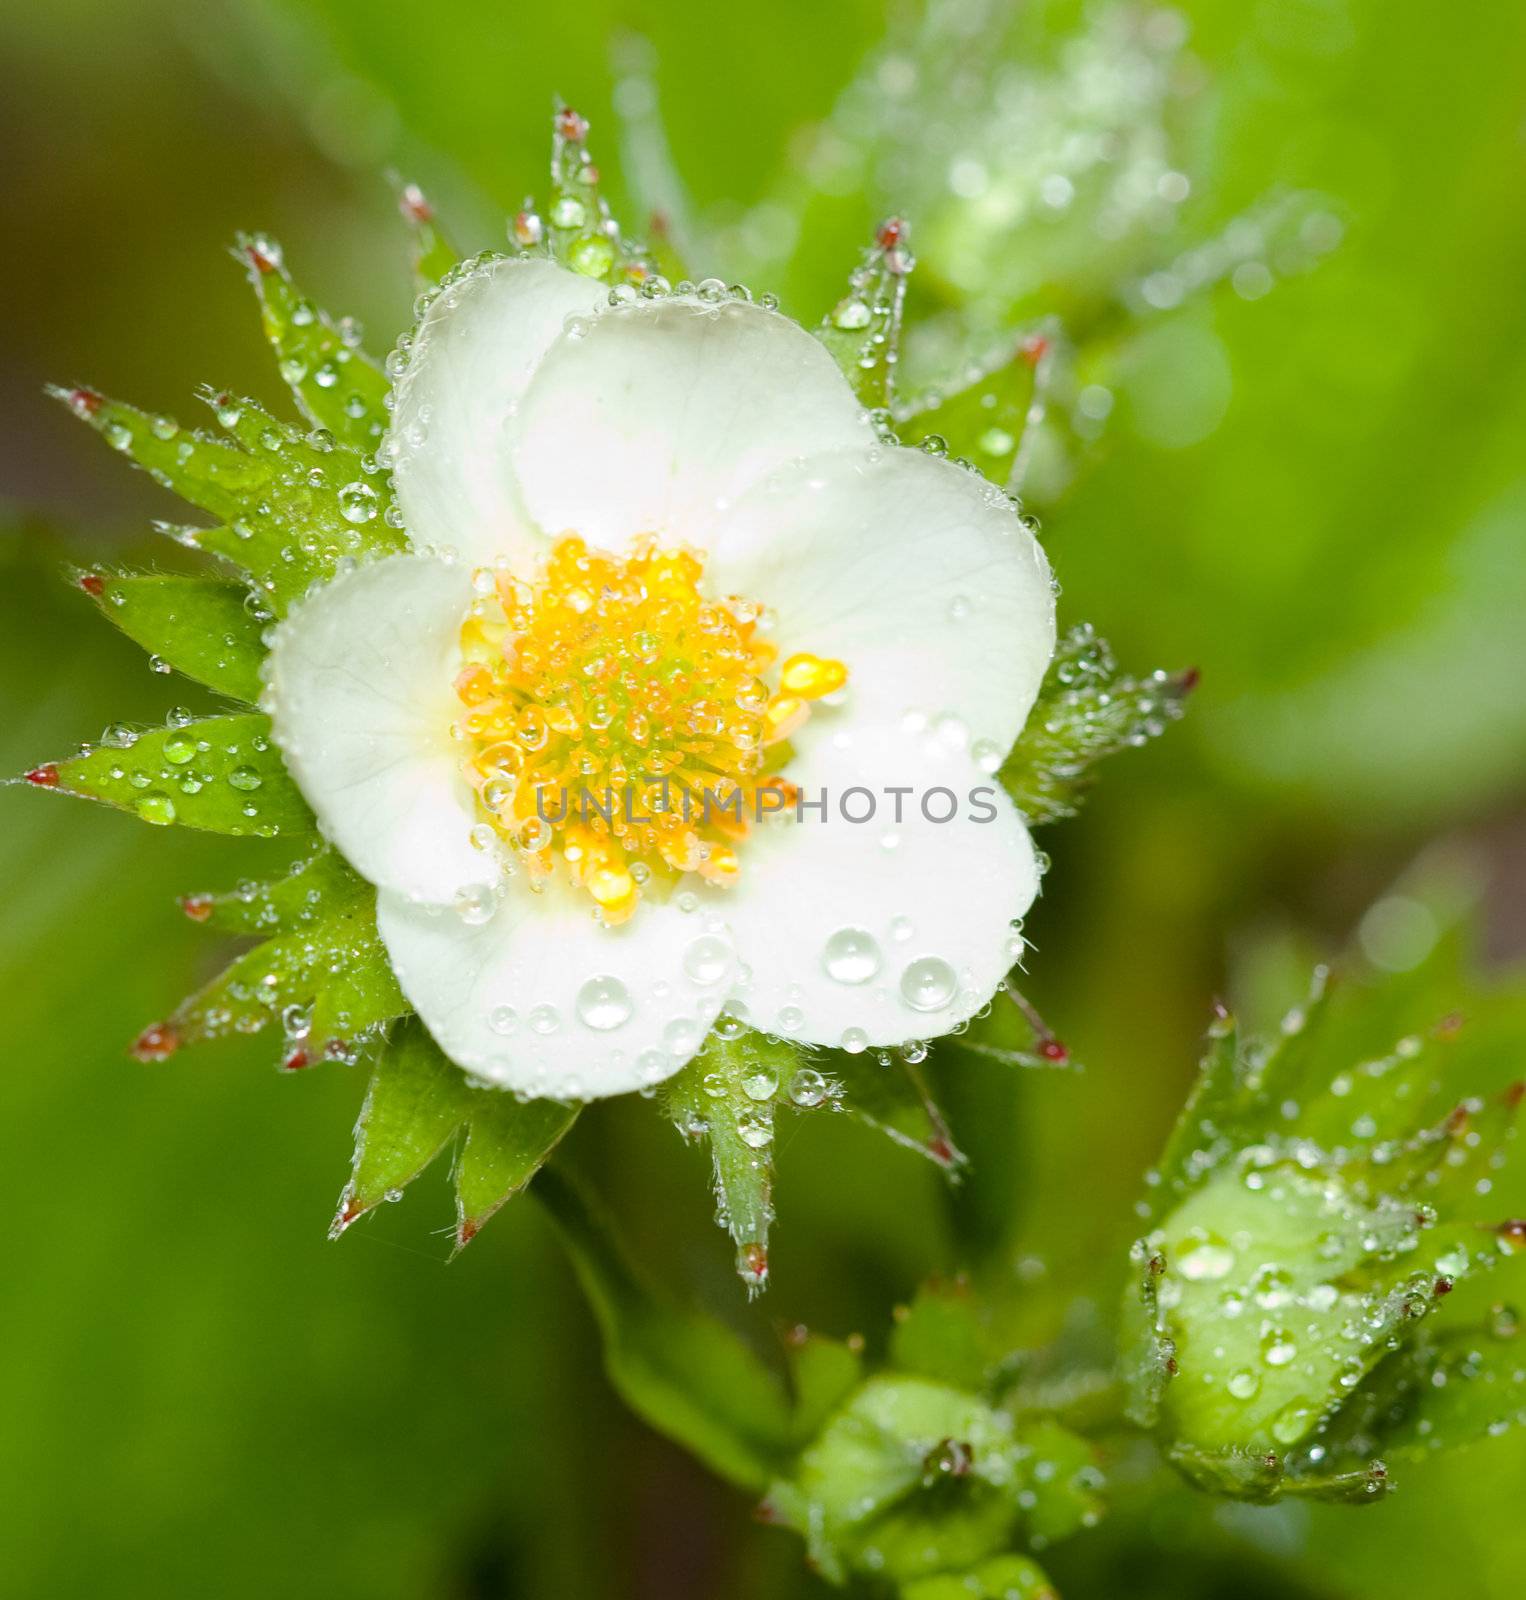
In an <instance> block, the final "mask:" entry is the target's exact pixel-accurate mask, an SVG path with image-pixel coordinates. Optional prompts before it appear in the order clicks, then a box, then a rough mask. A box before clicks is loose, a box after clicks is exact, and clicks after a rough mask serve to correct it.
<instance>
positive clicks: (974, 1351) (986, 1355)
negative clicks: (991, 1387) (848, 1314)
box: [889, 1278, 1003, 1391]
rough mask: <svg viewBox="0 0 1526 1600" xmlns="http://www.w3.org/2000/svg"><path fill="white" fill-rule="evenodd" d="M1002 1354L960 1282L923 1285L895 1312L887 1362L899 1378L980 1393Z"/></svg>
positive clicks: (966, 1285)
mask: <svg viewBox="0 0 1526 1600" xmlns="http://www.w3.org/2000/svg"><path fill="white" fill-rule="evenodd" d="M1002 1354H1003V1351H1002V1349H1001V1345H1000V1342H999V1341H998V1340H997V1338H996V1336H995V1333H994V1331H993V1329H992V1327H991V1324H990V1321H989V1318H988V1317H987V1316H986V1315H985V1314H984V1312H983V1309H982V1307H981V1305H980V1303H979V1302H978V1301H977V1299H976V1297H975V1296H974V1294H972V1293H971V1291H970V1286H969V1283H968V1282H967V1281H966V1280H965V1279H963V1278H943V1279H937V1280H934V1281H931V1282H928V1283H924V1284H923V1285H922V1286H921V1287H920V1288H919V1289H918V1290H917V1293H916V1296H915V1298H914V1299H913V1300H912V1302H911V1304H910V1305H907V1306H899V1307H897V1308H896V1313H895V1326H894V1329H893V1331H892V1333H891V1336H890V1353H889V1362H890V1365H891V1366H892V1367H894V1368H895V1369H896V1371H897V1372H906V1373H912V1374H915V1375H917V1376H919V1377H923V1378H934V1379H936V1380H937V1381H938V1382H940V1383H948V1384H952V1385H953V1386H954V1387H955V1388H956V1389H969V1390H972V1391H978V1390H980V1389H983V1388H984V1387H985V1384H986V1381H987V1378H988V1376H989V1374H990V1372H991V1369H992V1368H993V1367H994V1366H995V1365H996V1364H997V1363H998V1362H999V1361H1000V1360H1001V1357H1002Z"/></svg>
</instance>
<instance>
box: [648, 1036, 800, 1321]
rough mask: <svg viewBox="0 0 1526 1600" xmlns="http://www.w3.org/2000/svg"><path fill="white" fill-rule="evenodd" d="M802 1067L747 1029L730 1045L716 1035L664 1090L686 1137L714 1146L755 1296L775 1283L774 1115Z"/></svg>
mask: <svg viewBox="0 0 1526 1600" xmlns="http://www.w3.org/2000/svg"><path fill="white" fill-rule="evenodd" d="M800 1068H801V1059H800V1055H799V1053H798V1052H797V1051H796V1049H795V1047H794V1046H793V1045H789V1044H785V1043H782V1042H780V1041H778V1040H773V1039H768V1038H765V1037H764V1036H763V1035H762V1034H758V1033H752V1032H750V1031H743V1030H740V1029H738V1030H737V1031H736V1032H735V1033H734V1034H733V1035H732V1036H731V1037H729V1038H728V1037H725V1036H723V1034H722V1033H721V1032H720V1031H716V1032H713V1033H712V1034H711V1035H710V1037H709V1038H708V1039H707V1040H706V1041H705V1046H704V1048H703V1049H702V1050H701V1051H700V1053H699V1054H698V1055H697V1056H695V1058H694V1059H693V1060H692V1061H691V1062H690V1063H689V1064H688V1065H687V1066H686V1067H685V1068H684V1069H683V1070H682V1071H681V1072H679V1073H677V1074H675V1075H674V1076H673V1077H672V1078H669V1079H668V1081H667V1083H666V1085H665V1086H664V1090H665V1095H666V1101H667V1109H668V1115H669V1116H670V1117H671V1118H672V1119H673V1122H674V1125H675V1126H676V1127H677V1128H678V1130H679V1132H680V1133H682V1134H683V1135H684V1137H685V1138H689V1139H692V1138H701V1137H702V1138H705V1139H707V1140H708V1141H709V1144H710V1154H711V1157H712V1160H713V1163H714V1170H715V1193H716V1200H717V1202H718V1210H719V1216H720V1219H721V1224H722V1226H723V1227H725V1228H726V1230H727V1231H728V1232H729V1233H730V1235H731V1237H732V1240H733V1242H734V1243H735V1245H736V1247H737V1255H736V1262H737V1272H738V1273H739V1274H740V1276H741V1278H742V1281H743V1282H744V1283H745V1284H746V1285H747V1286H748V1288H749V1290H751V1291H753V1292H757V1291H758V1290H760V1289H762V1288H763V1287H764V1286H765V1285H766V1284H767V1282H768V1230H769V1225H770V1224H771V1223H772V1222H773V1219H774V1207H773V1140H774V1109H775V1105H776V1103H777V1099H778V1096H779V1095H780V1093H781V1091H784V1092H786V1093H787V1092H788V1090H789V1088H790V1086H791V1085H792V1083H793V1081H794V1078H795V1074H796V1073H797V1071H799V1070H800Z"/></svg>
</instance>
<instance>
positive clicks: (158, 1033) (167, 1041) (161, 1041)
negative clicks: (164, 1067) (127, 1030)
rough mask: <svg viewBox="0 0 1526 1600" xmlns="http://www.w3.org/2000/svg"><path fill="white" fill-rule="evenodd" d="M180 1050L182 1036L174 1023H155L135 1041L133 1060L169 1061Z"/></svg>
mask: <svg viewBox="0 0 1526 1600" xmlns="http://www.w3.org/2000/svg"><path fill="white" fill-rule="evenodd" d="M179 1048H180V1034H179V1032H178V1031H177V1030H176V1028H175V1025H174V1023H173V1022H155V1023H153V1024H152V1025H151V1026H149V1027H147V1028H145V1029H144V1030H143V1032H142V1033H140V1034H139V1035H138V1037H137V1038H136V1039H135V1040H134V1041H133V1046H132V1054H133V1059H134V1060H137V1061H167V1060H168V1059H169V1058H170V1057H171V1056H172V1055H174V1053H175V1052H176V1051H177V1050H178V1049H179Z"/></svg>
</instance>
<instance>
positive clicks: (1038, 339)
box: [1017, 333, 1049, 367]
mask: <svg viewBox="0 0 1526 1600" xmlns="http://www.w3.org/2000/svg"><path fill="white" fill-rule="evenodd" d="M1017 353H1018V356H1019V357H1020V358H1021V359H1022V360H1024V361H1026V362H1027V363H1028V365H1029V366H1030V367H1036V366H1037V365H1038V364H1039V362H1041V361H1042V360H1043V359H1044V357H1045V356H1047V355H1048V354H1049V340H1048V339H1047V338H1046V337H1045V336H1044V335H1043V334H1042V333H1030V334H1029V335H1028V337H1027V338H1026V339H1024V340H1023V342H1022V343H1021V344H1020V345H1018V347H1017Z"/></svg>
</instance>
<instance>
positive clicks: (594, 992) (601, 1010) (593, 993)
mask: <svg viewBox="0 0 1526 1600" xmlns="http://www.w3.org/2000/svg"><path fill="white" fill-rule="evenodd" d="M634 1009H635V1008H634V1007H633V1006H632V1004H631V997H630V991H629V990H628V989H627V988H626V987H625V985H624V984H623V983H621V981H620V980H619V979H618V978H609V977H602V978H590V979H589V980H588V982H587V983H585V984H584V985H583V987H582V988H581V989H579V990H578V999H577V1012H578V1017H579V1019H580V1020H581V1021H582V1022H583V1024H584V1026H585V1027H589V1028H592V1029H594V1030H595V1031H596V1032H598V1033H609V1032H611V1031H612V1030H613V1029H615V1028H619V1027H622V1026H623V1025H624V1024H625V1023H627V1022H629V1021H630V1019H631V1012H632V1011H633V1010H634Z"/></svg>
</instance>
